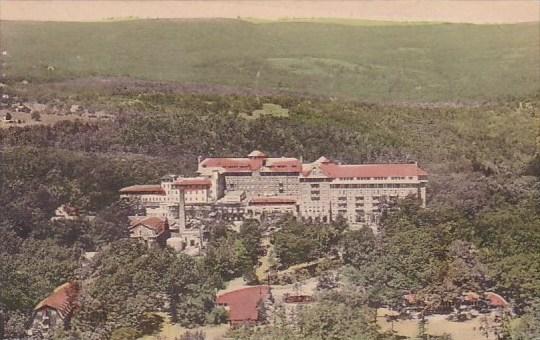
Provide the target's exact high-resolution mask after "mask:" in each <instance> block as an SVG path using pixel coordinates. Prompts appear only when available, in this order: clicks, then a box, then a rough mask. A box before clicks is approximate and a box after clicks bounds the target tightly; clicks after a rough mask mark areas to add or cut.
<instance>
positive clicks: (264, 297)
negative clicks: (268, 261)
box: [217, 286, 271, 327]
mask: <svg viewBox="0 0 540 340" xmlns="http://www.w3.org/2000/svg"><path fill="white" fill-rule="evenodd" d="M270 298H271V291H270V287H269V286H254V287H248V288H242V289H238V290H235V291H232V292H228V293H224V294H221V295H219V296H218V297H217V304H218V305H221V306H225V307H226V308H227V309H228V311H229V323H230V325H231V326H233V327H238V326H244V325H246V326H247V325H255V324H257V323H259V322H261V321H263V320H262V316H261V309H262V308H263V304H264V303H265V302H266V301H268V299H270Z"/></svg>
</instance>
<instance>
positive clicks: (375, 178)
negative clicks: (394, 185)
mask: <svg viewBox="0 0 540 340" xmlns="http://www.w3.org/2000/svg"><path fill="white" fill-rule="evenodd" d="M338 179H339V180H340V181H353V180H360V181H369V180H375V181H384V180H388V179H391V180H404V179H407V177H398V176H395V177H339V178H338ZM409 179H414V177H411V176H409Z"/></svg>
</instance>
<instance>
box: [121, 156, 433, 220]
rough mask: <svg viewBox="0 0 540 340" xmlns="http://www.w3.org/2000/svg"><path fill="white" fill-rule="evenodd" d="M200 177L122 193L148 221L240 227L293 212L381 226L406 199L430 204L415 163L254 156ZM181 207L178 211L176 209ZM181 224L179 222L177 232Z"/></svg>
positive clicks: (202, 169)
mask: <svg viewBox="0 0 540 340" xmlns="http://www.w3.org/2000/svg"><path fill="white" fill-rule="evenodd" d="M197 172H198V175H199V177H192V178H185V177H175V176H166V177H165V178H164V179H163V180H162V182H161V184H159V185H142V186H141V185H136V186H132V187H127V188H124V189H122V190H121V191H120V192H121V194H122V196H123V197H129V198H134V197H136V198H137V199H138V200H139V201H140V202H141V203H143V204H144V205H145V206H146V207H147V208H148V214H149V215H159V214H161V216H162V217H166V216H172V217H176V218H181V219H184V216H183V215H184V209H185V211H206V212H208V214H211V216H216V215H220V216H221V217H223V218H225V219H230V220H242V219H244V218H259V217H260V216H261V215H263V214H274V213H291V214H293V215H295V216H297V217H298V218H302V219H306V220H313V221H320V222H330V221H332V220H335V219H336V217H337V216H339V215H341V216H342V217H344V218H345V219H346V220H347V221H348V223H349V224H350V225H351V226H353V227H355V226H356V227H359V226H364V225H366V226H372V227H373V226H375V225H377V222H378V219H379V216H380V212H381V211H382V210H383V209H384V208H385V207H387V206H389V205H391V204H392V202H395V201H396V200H397V199H400V198H405V197H408V196H415V197H416V198H418V199H419V200H420V202H421V204H422V205H423V206H425V204H426V183H427V173H426V172H425V171H424V170H422V169H421V168H419V167H418V165H417V164H415V163H407V164H354V165H346V164H340V163H337V162H333V161H331V160H329V159H327V158H325V157H321V158H319V159H318V160H316V161H314V162H312V163H303V162H302V161H300V160H299V159H297V158H285V157H279V158H274V157H268V156H267V155H266V154H264V153H262V152H260V151H253V152H252V153H250V154H249V155H248V156H247V157H245V158H206V159H204V160H201V159H199V162H198V169H197ZM179 202H182V205H184V206H185V207H184V208H182V211H181V212H178V210H179V209H176V208H174V205H175V204H179ZM184 223H185V222H184V221H181V222H178V225H179V226H180V229H181V228H183V226H184Z"/></svg>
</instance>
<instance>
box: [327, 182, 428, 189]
mask: <svg viewBox="0 0 540 340" xmlns="http://www.w3.org/2000/svg"><path fill="white" fill-rule="evenodd" d="M418 186H419V185H418V184H415V183H388V184H386V183H379V184H330V188H331V189H339V188H342V189H358V188H418Z"/></svg>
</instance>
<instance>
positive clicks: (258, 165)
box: [200, 158, 302, 172]
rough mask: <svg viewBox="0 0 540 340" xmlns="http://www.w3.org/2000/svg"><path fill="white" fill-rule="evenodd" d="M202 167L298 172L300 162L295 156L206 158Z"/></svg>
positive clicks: (236, 170) (248, 170)
mask: <svg viewBox="0 0 540 340" xmlns="http://www.w3.org/2000/svg"><path fill="white" fill-rule="evenodd" d="M200 165H201V166H202V167H203V168H223V169H224V170H225V172H252V171H257V170H261V171H262V172H300V171H301V170H302V163H300V161H299V160H298V159H296V158H266V159H263V158H252V159H249V158H206V159H205V160H203V161H202V162H201V164H200Z"/></svg>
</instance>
